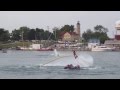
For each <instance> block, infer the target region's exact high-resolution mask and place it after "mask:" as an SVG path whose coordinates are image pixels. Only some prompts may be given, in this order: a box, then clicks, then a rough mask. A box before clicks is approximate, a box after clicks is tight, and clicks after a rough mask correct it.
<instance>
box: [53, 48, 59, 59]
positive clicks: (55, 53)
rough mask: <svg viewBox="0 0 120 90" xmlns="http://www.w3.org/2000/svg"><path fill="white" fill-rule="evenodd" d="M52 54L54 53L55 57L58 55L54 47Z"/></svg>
mask: <svg viewBox="0 0 120 90" xmlns="http://www.w3.org/2000/svg"><path fill="white" fill-rule="evenodd" d="M54 55H55V56H56V57H57V56H59V54H58V52H57V50H56V49H54Z"/></svg>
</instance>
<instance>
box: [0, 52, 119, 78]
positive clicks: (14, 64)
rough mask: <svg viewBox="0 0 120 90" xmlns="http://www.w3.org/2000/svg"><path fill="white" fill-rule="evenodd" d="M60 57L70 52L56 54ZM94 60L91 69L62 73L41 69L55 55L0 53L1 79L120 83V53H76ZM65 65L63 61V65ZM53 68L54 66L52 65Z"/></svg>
mask: <svg viewBox="0 0 120 90" xmlns="http://www.w3.org/2000/svg"><path fill="white" fill-rule="evenodd" d="M59 53H61V54H62V55H69V56H70V57H69V58H67V57H66V58H64V59H66V60H67V59H68V60H69V59H70V58H71V57H73V56H72V52H70V51H59ZM77 53H79V54H81V55H82V54H88V55H91V56H92V57H93V60H94V65H93V66H92V67H90V68H86V69H81V70H65V69H64V67H63V66H44V67H40V65H42V64H44V63H46V62H48V61H50V60H53V59H55V58H56V57H55V56H54V52H52V51H50V52H40V51H11V50H9V51H8V52H7V53H2V51H0V78H1V79H120V52H86V51H85V52H81V51H79V52H77ZM85 58H86V57H85ZM63 63H64V61H63ZM54 64H55V63H54Z"/></svg>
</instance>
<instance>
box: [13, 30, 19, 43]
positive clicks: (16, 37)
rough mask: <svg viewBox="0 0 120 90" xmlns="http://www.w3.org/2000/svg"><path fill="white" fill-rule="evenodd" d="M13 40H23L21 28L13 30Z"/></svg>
mask: <svg viewBox="0 0 120 90" xmlns="http://www.w3.org/2000/svg"><path fill="white" fill-rule="evenodd" d="M11 40H13V41H19V40H21V32H20V30H16V29H15V30H13V31H12V33H11Z"/></svg>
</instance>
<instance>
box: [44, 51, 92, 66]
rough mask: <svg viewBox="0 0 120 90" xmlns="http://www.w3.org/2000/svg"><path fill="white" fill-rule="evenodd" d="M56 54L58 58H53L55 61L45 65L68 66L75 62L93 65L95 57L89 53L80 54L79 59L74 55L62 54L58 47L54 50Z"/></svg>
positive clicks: (82, 64) (76, 63)
mask: <svg viewBox="0 0 120 90" xmlns="http://www.w3.org/2000/svg"><path fill="white" fill-rule="evenodd" d="M54 54H55V56H56V58H55V59H53V62H51V63H48V64H46V65H44V66H66V65H68V64H73V65H74V66H76V65H80V67H90V66H93V58H92V56H90V55H88V54H79V55H78V58H77V59H75V58H74V56H73V55H68V56H62V55H61V54H59V53H58V52H57V50H56V49H55V50H54Z"/></svg>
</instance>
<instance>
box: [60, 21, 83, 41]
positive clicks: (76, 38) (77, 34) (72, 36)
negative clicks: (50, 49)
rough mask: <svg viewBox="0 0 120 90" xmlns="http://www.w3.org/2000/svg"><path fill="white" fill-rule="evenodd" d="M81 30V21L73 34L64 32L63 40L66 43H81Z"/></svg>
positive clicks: (62, 34)
mask: <svg viewBox="0 0 120 90" xmlns="http://www.w3.org/2000/svg"><path fill="white" fill-rule="evenodd" d="M80 32H81V30H80V23H79V21H78V22H77V24H76V28H75V29H74V31H73V32H62V33H61V40H62V41H64V42H79V41H80V38H81V35H80V34H81V33H80Z"/></svg>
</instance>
